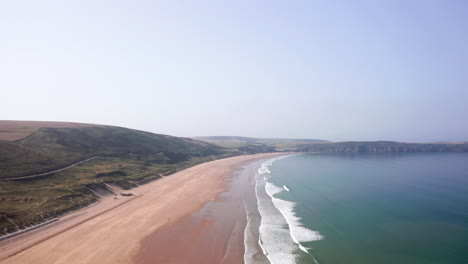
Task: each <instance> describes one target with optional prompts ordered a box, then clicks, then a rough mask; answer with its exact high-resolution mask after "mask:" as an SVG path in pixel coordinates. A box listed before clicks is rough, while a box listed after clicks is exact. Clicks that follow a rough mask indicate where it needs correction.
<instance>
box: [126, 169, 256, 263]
mask: <svg viewBox="0 0 468 264" xmlns="http://www.w3.org/2000/svg"><path fill="white" fill-rule="evenodd" d="M256 163H257V162H254V164H256ZM249 166H253V164H252V163H251V164H248V165H246V167H245V168H241V169H240V170H239V171H237V172H235V173H232V174H230V175H228V176H226V177H225V179H226V181H227V182H228V183H227V184H226V185H227V186H226V187H227V191H226V192H224V193H221V194H220V195H218V197H217V198H216V200H215V201H212V202H209V203H207V204H206V205H205V206H204V207H203V208H202V209H201V210H200V211H198V212H196V213H195V214H193V215H190V216H187V217H184V218H182V219H180V220H178V221H176V222H174V223H172V224H170V225H167V226H165V227H163V228H161V229H159V230H157V231H156V232H154V233H153V234H151V235H149V236H148V237H146V238H145V239H144V240H143V241H142V243H141V248H140V252H139V253H138V254H137V256H136V257H135V262H136V263H138V264H152V263H167V264H182V263H194V264H202V263H222V264H228V263H233V264H234V263H238V264H240V263H244V230H245V226H246V213H245V204H244V202H245V197H246V195H247V193H246V192H247V191H251V190H249V189H248V184H249V182H250V176H251V175H250V174H249V173H248V172H249V171H248V167H249Z"/></svg>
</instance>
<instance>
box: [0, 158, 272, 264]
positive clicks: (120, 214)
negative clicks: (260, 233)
mask: <svg viewBox="0 0 468 264" xmlns="http://www.w3.org/2000/svg"><path fill="white" fill-rule="evenodd" d="M273 155H278V154H258V155H250V156H240V157H233V158H228V159H223V160H217V161H212V162H208V163H204V164H201V165H198V166H195V167H192V168H189V169H187V170H184V171H181V172H179V173H176V174H174V175H171V176H169V177H165V178H163V179H161V180H158V181H155V182H152V183H149V184H146V185H144V186H141V187H138V188H136V189H133V190H132V191H131V192H132V193H134V194H136V196H135V197H132V198H130V199H123V198H120V197H119V198H120V199H122V200H121V202H120V203H118V204H117V205H115V204H114V205H113V206H114V207H112V206H108V207H107V208H106V207H102V208H101V207H99V204H98V205H96V206H95V207H94V208H95V209H93V210H90V209H88V212H87V213H86V214H85V215H84V216H83V215H79V213H80V211H78V212H77V213H76V215H75V216H74V218H73V219H72V220H70V221H69V223H68V226H67V228H63V225H65V224H64V223H63V222H62V224H61V223H57V224H56V225H54V226H56V228H54V226H50V227H48V228H45V229H39V230H37V231H34V232H35V233H33V234H29V235H28V239H26V240H25V239H24V238H25V237H26V236H25V237H23V238H21V236H19V237H18V238H17V239H16V241H21V240H22V239H23V242H25V244H24V243H21V242H16V245H17V247H12V246H11V244H15V241H12V242H7V243H6V244H5V243H3V244H0V246H1V248H2V251H5V250H7V251H8V252H9V253H8V256H7V257H6V258H3V260H2V261H0V262H1V263H25V264H26V263H39V264H40V263H47V264H50V263H242V257H243V254H244V253H243V250H244V249H243V248H244V244H243V232H244V228H245V209H244V204H243V200H242V199H238V198H240V197H241V196H242V195H243V191H244V190H243V189H242V186H244V184H245V182H243V181H246V178H243V177H236V175H234V174H232V173H235V172H236V171H239V169H240V167H241V166H243V165H245V164H247V163H251V162H253V161H255V160H259V159H264V158H268V157H271V156H273ZM228 175H231V176H229V177H228V178H227V179H226V178H225V177H226V176H228ZM226 180H227V181H226ZM226 183H227V184H226ZM236 186H237V187H236ZM226 190H229V191H228V192H225V193H223V192H224V191H226ZM221 193H222V194H221ZM219 194H220V195H219ZM241 200H242V202H240V201H241ZM111 201H112V200H111ZM111 201H109V203H112V202H111ZM209 201H212V202H211V203H208V202H209ZM91 208H93V207H91ZM96 208H98V209H96ZM99 208H101V209H99ZM200 209H201V210H200ZM60 224H61V225H62V229H61V231H55V232H54V230H60ZM156 231H158V232H156ZM187 234H189V235H187ZM164 236H165V239H164ZM158 237H159V238H161V239H158ZM30 241H34V243H32V242H30ZM3 242H5V241H3ZM164 242H165V243H164ZM158 243H159V245H161V246H162V245H164V246H167V247H168V250H172V249H177V250H181V247H180V246H182V245H184V244H185V247H183V250H181V251H178V252H175V251H168V252H167V253H165V254H166V256H164V254H163V253H162V252H161V251H159V253H160V254H158V257H160V258H162V259H165V260H164V261H162V262H160V261H155V260H154V259H153V260H151V257H150V255H149V254H148V252H149V251H154V245H157V244H158ZM179 244H180V245H179ZM21 245H22V246H21ZM171 245H172V246H171ZM171 247H172V248H171ZM185 252H187V254H186V256H185V258H184V257H183V254H185ZM15 253H16V255H14V254H15ZM12 254H13V255H12ZM174 254H176V255H178V256H179V257H180V258H178V259H173V258H172V257H170V256H169V255H174ZM153 256H154V255H153ZM188 256H192V257H193V256H199V257H198V259H194V261H188V262H187V261H185V262H180V261H181V260H182V259H185V260H187V259H188V258H187V257H188ZM3 257H5V254H4V255H3ZM166 260H168V261H166ZM211 260H213V261H215V262H211ZM218 260H220V262H216V261H218ZM140 261H142V262H140ZM143 261H146V262H143ZM170 261H173V262H170ZM177 261H179V262H177ZM197 261H198V262H197ZM207 261H208V262H207Z"/></svg>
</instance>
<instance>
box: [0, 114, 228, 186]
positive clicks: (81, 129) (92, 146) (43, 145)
mask: <svg viewBox="0 0 468 264" xmlns="http://www.w3.org/2000/svg"><path fill="white" fill-rule="evenodd" d="M67 124H69V123H67ZM67 124H64V126H65V127H66V125H67ZM44 125H47V123H44ZM0 129H1V128H0ZM223 152H225V151H224V150H223V148H221V147H219V146H216V145H213V144H209V143H206V142H202V141H197V140H193V139H188V138H179V137H173V136H167V135H160V134H153V133H149V132H143V131H138V130H133V129H128V128H123V127H114V126H101V125H86V124H80V125H78V126H75V127H73V128H63V127H57V124H56V123H54V127H40V128H37V130H36V131H35V132H33V133H32V134H30V135H29V136H27V137H25V138H23V139H20V140H17V141H2V140H0V178H4V177H15V176H24V175H29V174H34V173H42V172H46V171H49V170H54V169H58V168H61V167H64V166H67V165H69V164H72V163H74V162H78V161H81V160H84V159H87V158H91V157H94V156H104V157H123V156H129V155H132V156H135V157H144V158H145V159H149V160H151V161H152V162H156V163H178V162H182V161H186V160H188V159H190V158H192V157H203V156H209V155H219V154H221V153H223Z"/></svg>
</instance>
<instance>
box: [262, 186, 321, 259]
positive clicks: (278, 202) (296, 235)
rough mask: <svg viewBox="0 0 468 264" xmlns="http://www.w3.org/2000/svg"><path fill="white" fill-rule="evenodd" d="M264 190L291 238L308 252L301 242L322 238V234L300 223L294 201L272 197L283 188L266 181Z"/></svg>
mask: <svg viewBox="0 0 468 264" xmlns="http://www.w3.org/2000/svg"><path fill="white" fill-rule="evenodd" d="M265 190H266V192H267V194H268V195H269V196H270V197H271V198H272V200H273V204H274V205H275V207H276V208H277V209H278V210H279V211H280V212H281V214H282V215H283V217H284V218H285V219H286V222H287V223H288V225H289V230H290V231H291V238H292V239H293V240H294V242H296V243H297V244H298V245H299V247H300V248H301V249H302V250H303V251H304V252H307V253H309V251H308V250H307V249H306V248H305V247H304V246H302V245H301V243H304V242H312V241H317V240H322V239H323V236H322V235H321V234H320V233H319V232H317V231H313V230H310V229H308V228H307V227H305V226H304V225H303V224H302V223H301V220H302V219H301V218H300V217H299V216H297V215H296V212H295V211H294V208H295V207H296V206H297V204H296V203H294V202H291V201H286V200H282V199H279V198H276V197H274V195H275V194H278V193H279V192H281V191H282V190H283V189H281V188H280V187H278V186H276V185H274V184H273V183H270V182H267V183H266V185H265Z"/></svg>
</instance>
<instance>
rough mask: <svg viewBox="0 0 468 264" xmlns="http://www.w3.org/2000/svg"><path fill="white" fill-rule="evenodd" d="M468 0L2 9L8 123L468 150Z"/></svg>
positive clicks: (50, 4)
mask: <svg viewBox="0 0 468 264" xmlns="http://www.w3.org/2000/svg"><path fill="white" fill-rule="evenodd" d="M467 14H468V1H463V0H461V1H455V0H453V1H452V0H438V1H435V0H434V1H431V0H421V1H417V0H415V1H409V0H401V1H397V0H389V1H376V0H369V1H348V0H343V1H331V0H324V1H313V0H306V1H252V0H249V1H239V0H236V1H229V2H228V1H201V0H194V1H136V0H128V1H116V0H109V1H100V0H99V1H98V0H92V1H64V0H57V1H37V0H33V1H21V0H14V1H7V0H0V38H1V39H0V40H1V41H0V87H1V91H2V93H1V96H2V100H1V101H0V119H12V120H16V119H17V120H58V121H75V122H89V123H99V124H112V125H120V126H126V127H131V128H136V129H142V130H148V131H152V132H157V133H165V134H171V135H177V136H200V135H240V136H254V137H287V138H321V139H329V140H337V141H341V140H380V139H385V140H400V141H461V140H463V141H468V15H467Z"/></svg>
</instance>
